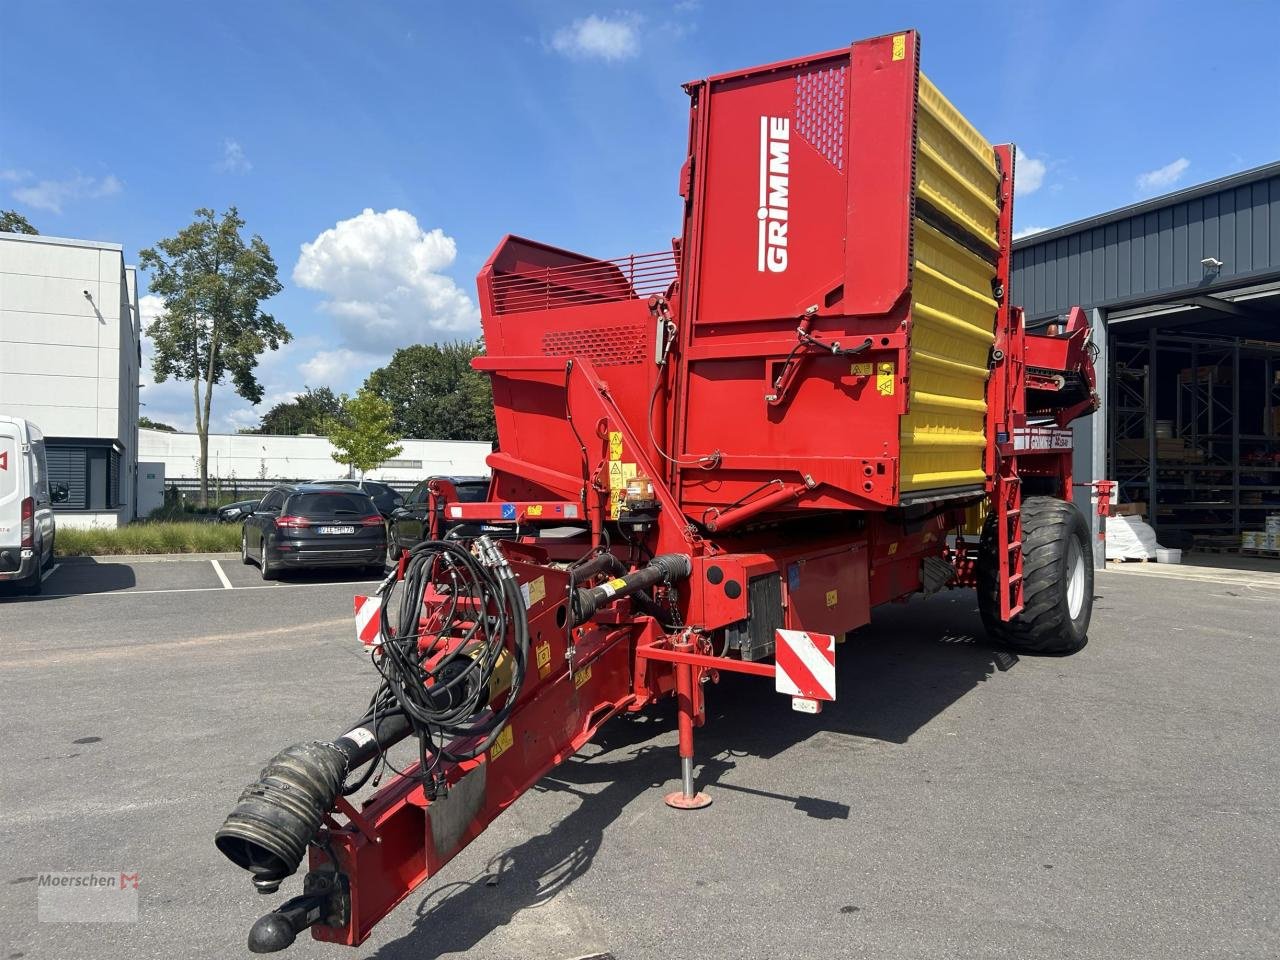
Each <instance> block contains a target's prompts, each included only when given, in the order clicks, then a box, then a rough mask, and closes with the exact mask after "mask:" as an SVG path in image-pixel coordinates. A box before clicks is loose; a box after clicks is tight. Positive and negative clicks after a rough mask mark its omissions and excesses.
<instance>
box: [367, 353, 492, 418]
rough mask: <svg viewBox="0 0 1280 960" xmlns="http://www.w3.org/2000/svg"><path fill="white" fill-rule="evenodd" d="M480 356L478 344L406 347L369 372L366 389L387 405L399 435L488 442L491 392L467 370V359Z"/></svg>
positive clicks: (482, 378) (480, 378)
mask: <svg viewBox="0 0 1280 960" xmlns="http://www.w3.org/2000/svg"><path fill="white" fill-rule="evenodd" d="M482 353H484V346H483V344H481V343H478V342H470V343H466V342H463V343H447V344H444V345H442V346H436V345H423V344H418V345H415V346H412V347H405V348H404V349H402V350H397V351H396V352H395V356H393V357H392V358H391V362H390V363H388V364H387V365H386V366H385V367H381V368H380V369H378V370H375V371H373V373H371V374H369V378H368V379H367V380H366V381H365V387H367V388H368V389H370V390H372V391H373V392H374V393H376V394H377V395H378V396H380V397H382V399H384V400H386V401H387V402H388V403H389V404H391V410H392V413H393V416H394V423H395V428H396V431H397V432H398V433H399V435H400V436H402V437H424V438H426V439H429V440H492V439H493V438H494V437H495V436H496V431H495V429H494V422H493V393H492V388H491V386H490V383H489V378H488V377H487V376H486V375H484V374H482V373H477V372H476V371H475V370H472V369H471V358H472V357H475V356H478V355H479V354H482Z"/></svg>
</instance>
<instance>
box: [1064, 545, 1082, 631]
mask: <svg viewBox="0 0 1280 960" xmlns="http://www.w3.org/2000/svg"><path fill="white" fill-rule="evenodd" d="M1083 609H1084V555H1083V554H1082V553H1081V551H1080V540H1079V538H1077V537H1072V538H1071V539H1070V540H1069V541H1068V542H1067V613H1069V614H1070V615H1071V619H1072V620H1075V619H1076V618H1078V617H1079V616H1080V611H1081V610H1083Z"/></svg>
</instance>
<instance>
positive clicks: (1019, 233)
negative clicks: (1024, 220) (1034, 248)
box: [1013, 227, 1049, 240]
mask: <svg viewBox="0 0 1280 960" xmlns="http://www.w3.org/2000/svg"><path fill="white" fill-rule="evenodd" d="M1048 229H1049V228H1048V227H1023V228H1022V229H1021V230H1015V231H1013V239H1015V240H1021V239H1022V238H1023V237H1029V236H1031V235H1032V234H1033V233H1044V232H1045V231H1046V230H1048Z"/></svg>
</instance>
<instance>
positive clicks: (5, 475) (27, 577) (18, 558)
mask: <svg viewBox="0 0 1280 960" xmlns="http://www.w3.org/2000/svg"><path fill="white" fill-rule="evenodd" d="M67 494H68V490H67V485H66V484H65V483H55V484H53V485H52V486H51V485H50V483H49V471H48V468H47V467H46V465H45V457H44V435H43V434H42V433H41V432H40V430H39V429H38V428H37V427H36V425H35V424H34V423H32V422H31V421H29V420H21V419H18V418H16V417H4V416H0V583H4V582H6V581H17V582H18V584H19V587H20V589H22V590H23V592H25V593H29V594H34V593H39V592H40V584H41V579H40V574H41V573H42V572H43V571H44V569H45V567H47V566H48V565H49V564H50V563H52V562H53V538H54V519H53V504H54V503H55V502H57V503H61V502H63V501H64V500H66V499H67Z"/></svg>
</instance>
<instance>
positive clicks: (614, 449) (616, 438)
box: [596, 430, 622, 460]
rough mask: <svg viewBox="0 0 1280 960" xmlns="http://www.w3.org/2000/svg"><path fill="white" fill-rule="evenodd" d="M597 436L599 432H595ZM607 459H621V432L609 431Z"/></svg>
mask: <svg viewBox="0 0 1280 960" xmlns="http://www.w3.org/2000/svg"><path fill="white" fill-rule="evenodd" d="M596 436H599V434H596ZM609 459H610V460H621V459H622V434H621V433H620V432H619V431H617V430H610V431H609Z"/></svg>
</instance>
